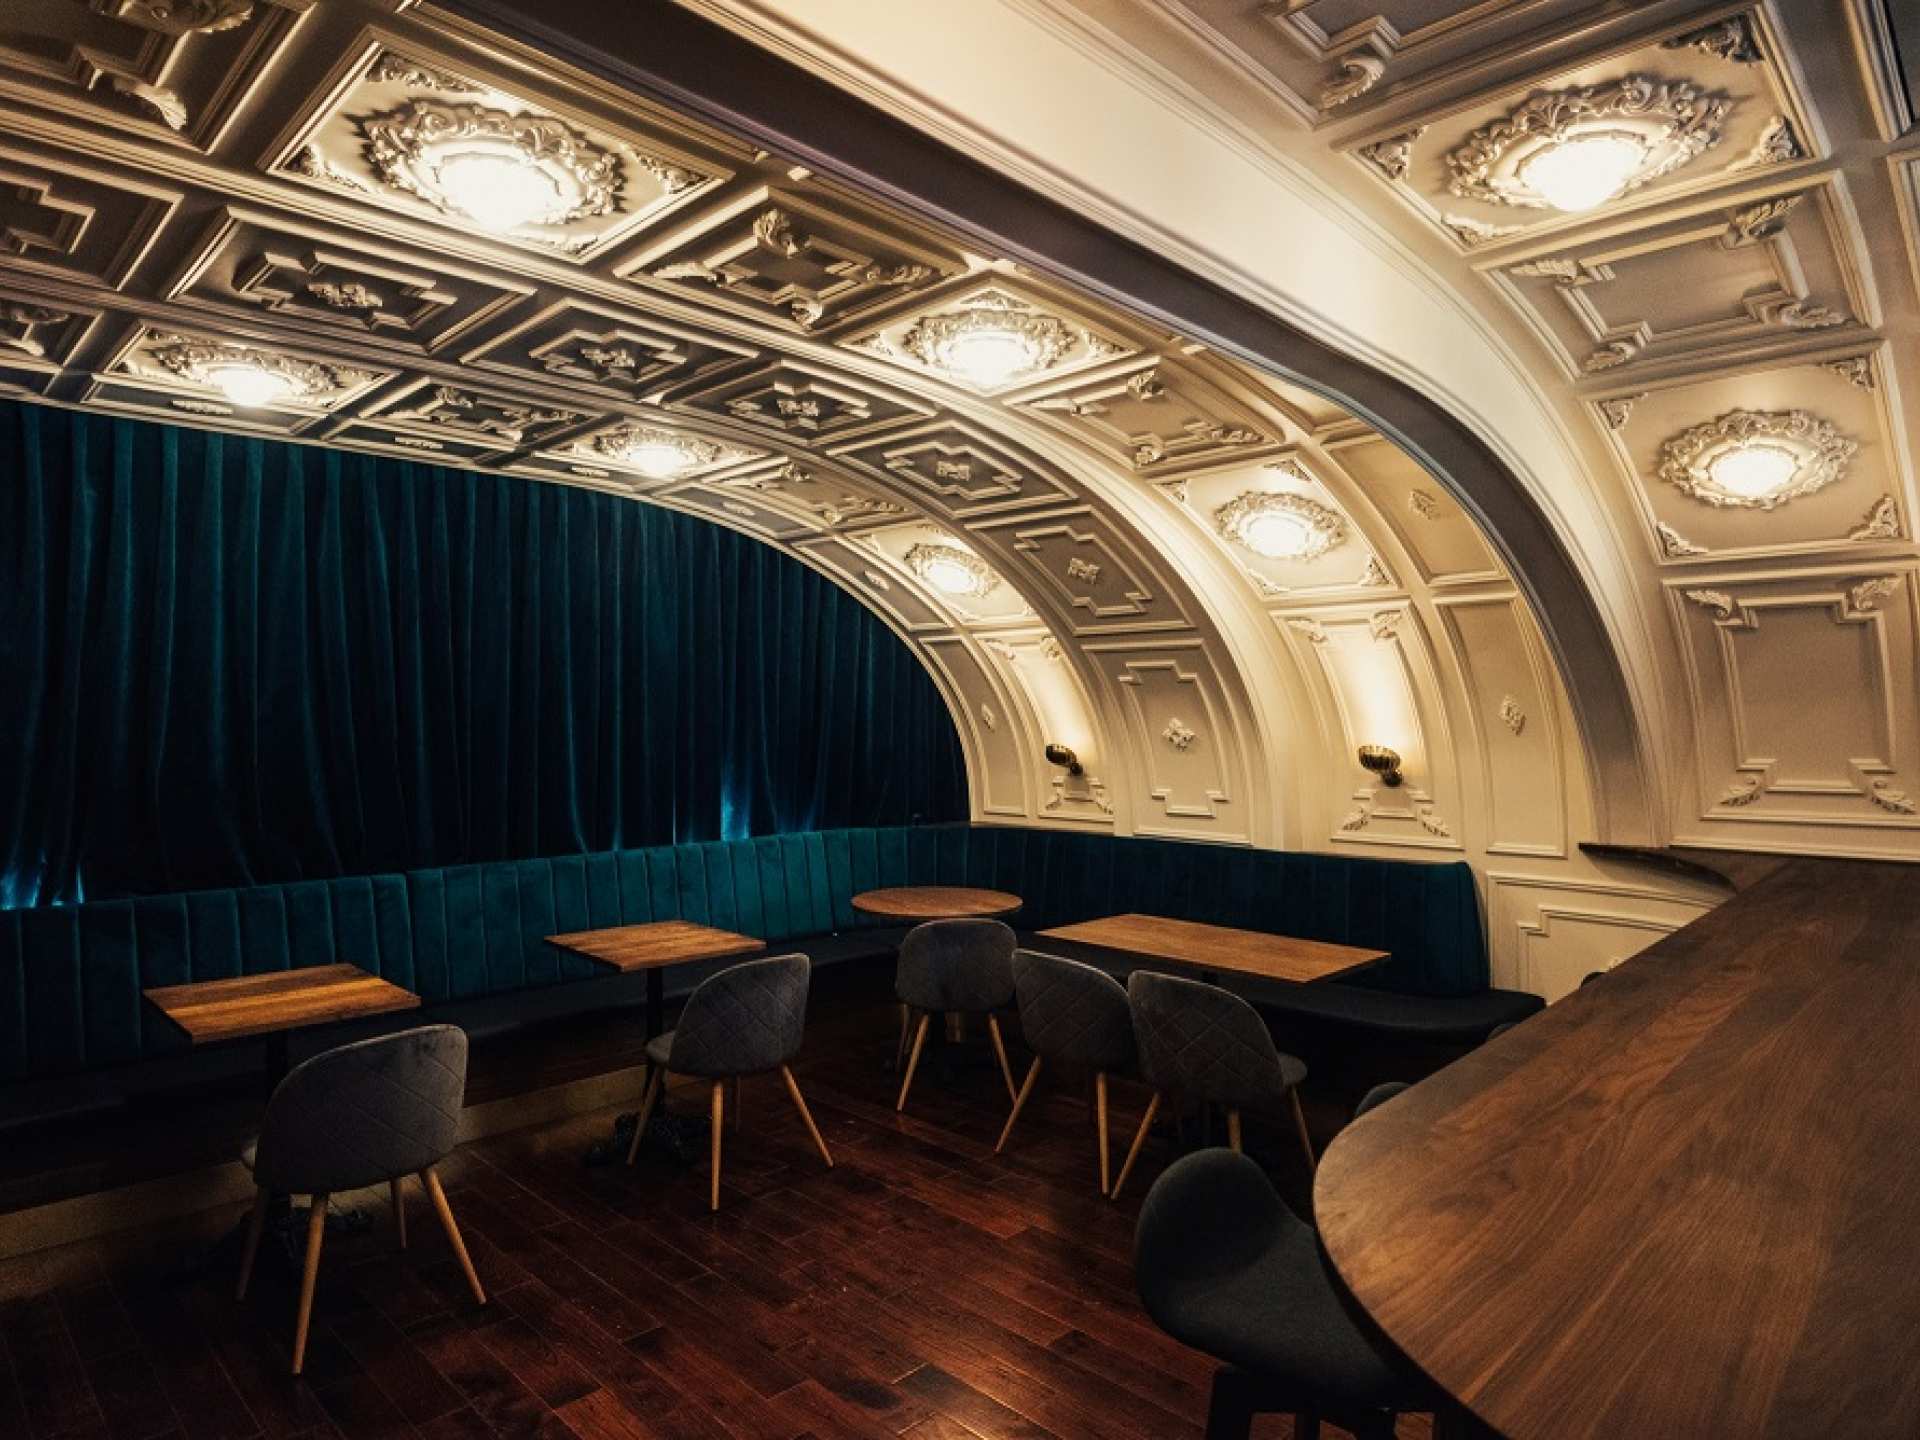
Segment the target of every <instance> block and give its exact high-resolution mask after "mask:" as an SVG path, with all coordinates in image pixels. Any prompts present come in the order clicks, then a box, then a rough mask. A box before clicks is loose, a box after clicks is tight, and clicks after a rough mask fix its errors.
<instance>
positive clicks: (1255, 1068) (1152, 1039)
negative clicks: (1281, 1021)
mask: <svg viewBox="0 0 1920 1440" xmlns="http://www.w3.org/2000/svg"><path fill="white" fill-rule="evenodd" d="M1127 998H1128V1000H1129V1001H1131V1002H1132V1006H1133V1035H1134V1040H1135V1042H1136V1043H1137V1044H1138V1045H1139V1047H1140V1070H1141V1073H1142V1074H1143V1075H1145V1077H1146V1079H1147V1083H1149V1084H1150V1085H1152V1086H1153V1087H1154V1088H1155V1089H1156V1090H1170V1091H1177V1092H1178V1093H1180V1094H1182V1095H1186V1096H1189V1097H1190V1098H1192V1099H1195V1100H1210V1101H1213V1102H1215V1103H1217V1104H1221V1105H1246V1106H1256V1105H1260V1104H1263V1103H1271V1102H1273V1101H1274V1100H1276V1099H1278V1098H1279V1097H1280V1096H1281V1095H1282V1094H1283V1093H1284V1091H1285V1089H1286V1086H1285V1083H1284V1081H1283V1080H1282V1078H1281V1068H1280V1051H1279V1049H1278V1047H1276V1046H1275V1045H1274V1043H1273V1036H1272V1035H1270V1034H1269V1033H1268V1032H1267V1023H1266V1021H1264V1020H1262V1019H1261V1018H1260V1016H1259V1013H1258V1012H1257V1011H1255V1009H1254V1008H1253V1007H1252V1006H1251V1005H1249V1004H1248V1003H1247V1002H1246V1001H1244V1000H1242V999H1241V998H1240V997H1239V996H1238V995H1235V994H1233V993H1232V992H1230V991H1227V990H1222V989H1221V988H1220V987H1219V986H1218V985H1207V984H1204V983H1202V982H1201V981H1198V980H1185V979H1181V978H1180V977H1179V976H1176V975H1159V974H1155V973H1154V972H1153V971H1151V970H1136V971H1134V972H1133V974H1132V975H1130V976H1128V977H1127Z"/></svg>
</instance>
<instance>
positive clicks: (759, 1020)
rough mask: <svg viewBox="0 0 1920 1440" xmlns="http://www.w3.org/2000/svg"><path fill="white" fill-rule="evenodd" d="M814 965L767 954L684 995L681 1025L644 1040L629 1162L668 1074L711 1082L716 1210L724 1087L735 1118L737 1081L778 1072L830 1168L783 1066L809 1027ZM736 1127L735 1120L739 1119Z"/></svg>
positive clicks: (724, 1112)
mask: <svg viewBox="0 0 1920 1440" xmlns="http://www.w3.org/2000/svg"><path fill="white" fill-rule="evenodd" d="M812 974H813V964H812V962H811V961H809V960H808V959H807V957H806V956H804V955H771V956H768V957H767V958H766V959H764V960H748V961H746V962H745V963H744V964H740V965H730V966H728V967H727V968H726V969H725V970H722V971H720V972H719V973H718V974H716V975H709V976H708V977H707V978H706V979H705V980H702V981H701V982H700V984H699V986H698V988H696V989H695V990H694V992H693V994H691V995H689V996H688V997H687V1003H686V1007H685V1008H684V1009H683V1010H681V1012H680V1023H679V1024H678V1025H676V1026H675V1027H674V1028H673V1029H671V1030H669V1031H667V1032H666V1034H664V1035H656V1036H654V1037H653V1039H651V1040H649V1041H648V1042H647V1088H646V1094H645V1097H644V1098H643V1099H642V1100H641V1102H640V1120H639V1123H638V1124H637V1125H635V1126H634V1130H633V1143H632V1144H631V1145H629V1146H628V1147H627V1163H628V1164H629V1165H631V1164H633V1160H634V1156H636V1155H638V1154H639V1153H640V1140H641V1137H642V1136H644V1135H645V1134H646V1133H647V1121H648V1120H650V1119H652V1118H653V1107H654V1106H655V1105H657V1104H659V1102H660V1095H661V1092H662V1091H663V1090H665V1089H666V1084H667V1074H668V1072H672V1073H673V1074H675V1075H695V1076H698V1077H699V1078H701V1079H703V1080H711V1081H712V1082H713V1096H712V1111H713V1141H712V1144H713V1179H712V1191H711V1201H710V1204H711V1208H712V1209H715V1210H718V1209H719V1208H720V1145H721V1135H722V1132H723V1131H724V1129H725V1122H726V1115H727V1090H726V1084H727V1081H729V1080H732V1081H733V1082H734V1084H735V1090H734V1114H735V1116H736V1117H737V1116H738V1115H739V1113H740V1104H739V1097H740V1092H739V1089H738V1086H739V1082H740V1079H741V1077H743V1076H746V1075H764V1074H766V1073H767V1072H768V1071H770V1070H778V1071H779V1072H780V1078H781V1079H782V1080H785V1081H786V1082H787V1093H788V1094H789V1095H791V1096H792V1097H793V1106H794V1109H796V1110H798V1111H799V1112H800V1119H801V1120H802V1121H803V1122H804V1123H805V1124H806V1127H807V1133H808V1134H809V1135H811V1136H812V1137H813V1143H814V1144H815V1145H817V1146H819V1147H820V1158H821V1159H823V1160H825V1161H826V1162H827V1168H828V1169H829V1170H831V1169H832V1168H833V1152H832V1151H831V1150H829V1149H827V1142H826V1140H825V1139H823V1138H822V1137H821V1134H820V1127H819V1126H817V1125H815V1124H814V1123H813V1112H812V1111H810V1110H808V1109H807V1102H806V1100H805V1099H804V1098H803V1097H802V1096H801V1094H800V1082H799V1081H797V1080H795V1079H794V1078H793V1070H792V1069H791V1068H790V1067H789V1064H788V1062H789V1061H791V1060H792V1059H793V1057H794V1056H796V1055H798V1054H799V1053H800V1044H801V1041H802V1040H803V1039H804V1038H805V1036H806V1029H807V988H808V985H809V983H810V981H811V979H812ZM736 1124H737V1121H736Z"/></svg>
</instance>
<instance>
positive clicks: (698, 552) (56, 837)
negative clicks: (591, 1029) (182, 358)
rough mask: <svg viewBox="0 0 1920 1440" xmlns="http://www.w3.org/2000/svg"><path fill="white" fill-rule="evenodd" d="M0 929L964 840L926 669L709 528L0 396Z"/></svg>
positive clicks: (801, 579)
mask: <svg viewBox="0 0 1920 1440" xmlns="http://www.w3.org/2000/svg"><path fill="white" fill-rule="evenodd" d="M0 491H3V492H4V493H3V494H0V671H3V673H0V825H4V827H5V830H4V833H3V834H0V906H15V907H19V906H34V905H49V904H66V903H73V902H76V901H78V900H81V899H90V900H91V899H101V898H108V897H113V896H122V895H130V894H150V893H156V892H164V891H178V890H188V889H199V888H204V887H212V886H228V885H247V884H258V883H265V882H272V881H283V880H291V879H298V878H309V877H330V876H338V875H350V874H365V873H379V872H384V871H397V870H407V869H414V868H418V867H422V866H432V865H444V864H451V863H456V862H462V861H479V860H499V859H508V858H514V857H523V856H537V855H558V854H566V853H574V852H581V851H594V850H609V849H617V848H623V847H629V846H638V845H648V844H655V843H663V842H667V841H687V840H703V839H731V838H738V837H741V836H747V835H758V834H768V833H776V832H782V831H792V830H812V829H818V828H826V827H839V826H849V825H890V824H900V823H908V822H914V821H935V820H950V819H964V818H965V816H966V813H967V801H966V780H965V775H964V766H963V762H962V758H961V751H960V745H959V741H958V738H957V736H956V735H955V732H954V728H953V722H952V719H951V717H950V715H949V714H948V712H947V709H946V707H945V705H944V703H943V702H942V700H941V698H940V696H939V694H938V692H937V691H936V689H935V687H934V685H933V683H932V681H931V680H930V679H929V677H928V675H927V673H926V671H925V669H924V668H923V667H922V666H921V665H920V663H919V662H918V660H916V659H915V658H914V656H913V654H912V653H911V652H910V651H909V650H908V649H907V648H906V647H905V646H904V645H903V644H902V643H901V642H900V641H899V639H898V638H897V637H896V636H895V635H894V634H893V633H892V632H891V631H890V630H888V628H887V627H886V626H885V624H883V623H882V622H881V621H880V620H879V619H878V618H877V617H876V616H875V615H874V614H873V613H872V612H870V611H869V610H867V609H866V608H865V607H864V606H862V605H861V604H860V603H859V602H858V601H856V600H855V599H853V598H852V597H851V596H849V595H848V594H847V593H846V592H844V591H843V590H841V589H839V588H838V587H836V586H835V585H833V584H831V583H829V582H828V581H827V580H825V579H824V578H822V577H821V576H819V575H818V574H816V573H814V572H813V571H811V570H809V569H807V568H806V567H805V566H804V565H802V564H800V563H799V562H798V561H796V560H793V559H791V558H789V557H787V556H785V555H782V554H780V553H778V552H776V551H774V550H771V549H769V548H768V547H766V546H764V545H761V544H759V543H758V542H756V541H754V540H751V539H748V538H747V537H745V536H742V535H739V534H737V533H735V532H733V531H730V530H727V529H725V528H724V527H721V526H718V525H714V524H711V523H708V522H706V521H703V520H699V519H695V518H692V517H689V516H686V515H681V514H677V513H673V512H669V511H665V510H661V509H658V508H656V507H653V506H648V505H641V504H636V503H634V502H633V501H630V500H626V499H622V498H620V497H616V496H611V495H605V494H600V493H596V492H592V491H587V490H581V489H572V488H568V487H565V486H559V485H552V484H544V483H540V482H535V481H529V480H524V479H513V478H508V477H503V476H497V475H483V474H475V473H470V472H464V471H459V470H452V469H445V468H441V467H437V466H431V465H425V464H420V463H415V462H411V461H405V460H400V459H391V458H385V457H381V456H374V455H361V454H350V453H345V452H342V451H338V450H328V449H321V448H318V447H315V446H308V445H300V444H294V443H290V442H285V441H277V440H266V439H254V438H242V437H235V436H230V435H220V434H215V433H212V432H208V431H201V430H192V429H185V428H180V427H176V426H165V425H156V424H150V423H147V422H143V421H136V420H123V419H116V418H112V417H107V416H101V415H92V414H82V413H78V412H69V411H62V410H56V409H52V408H47V407H42V406H36V405H31V404H25V403H18V402H0Z"/></svg>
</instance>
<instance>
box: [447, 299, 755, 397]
mask: <svg viewBox="0 0 1920 1440" xmlns="http://www.w3.org/2000/svg"><path fill="white" fill-rule="evenodd" d="M759 354H760V352H759V351H758V350H756V349H754V348H753V347H752V346H750V345H746V344H743V343H741V342H739V341H735V340H728V339H725V338H723V337H720V336H717V335H710V334H706V333H704V332H702V331H700V330H697V329H694V328H692V327H689V326H685V325H680V324H677V323H675V322H673V321H669V320H666V319H663V318H659V317H655V316H648V315H642V314H639V313H637V312H633V311H626V310H614V309H610V308H608V307H605V306H601V305H594V304H591V303H589V302H587V301H584V300H577V299H568V300H561V301H558V302H556V303H555V304H553V305H549V306H547V307H546V308H545V309H543V310H541V311H540V312H539V313H538V314H536V315H533V316H530V317H528V318H527V319H526V320H524V321H523V322H521V323H520V324H518V325H516V326H514V327H513V328H512V329H510V330H508V331H506V332H505V333H503V334H501V335H497V336H495V337H494V338H493V339H491V340H488V341H487V342H486V343H485V344H483V345H479V346H477V347H475V348H474V349H472V350H470V351H468V352H467V353H466V354H465V355H464V356H463V357H461V358H462V360H463V362H464V363H465V364H468V365H475V366H479V367H480V368H482V369H486V370H497V371H500V372H502V373H503V374H510V375H514V376H517V377H520V378H522V379H526V380H531V381H534V382H536V383H540V382H547V383H551V382H552V381H555V380H562V381H566V382H568V383H570V384H573V385H579V386H584V387H586V388H588V389H591V390H596V391H599V392H600V393H601V394H603V395H607V396H610V397H613V398H617V399H620V400H625V401H635V402H638V401H647V400H651V399H654V398H656V397H657V396H659V395H660V394H661V393H662V392H663V391H665V390H668V389H670V388H672V387H675V386H678V385H682V384H686V383H688V382H692V381H697V380H701V379H705V378H708V377H712V376H715V375H718V374H721V373H723V372H726V371H728V370H732V369H736V368H740V367H743V366H745V365H747V364H750V363H751V362H752V361H754V360H755V359H757V358H758V356H759Z"/></svg>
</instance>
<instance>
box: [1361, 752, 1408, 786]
mask: <svg viewBox="0 0 1920 1440" xmlns="http://www.w3.org/2000/svg"><path fill="white" fill-rule="evenodd" d="M1360 768H1361V769H1363V770H1371V771H1372V772H1373V773H1374V774H1375V775H1378V776H1379V777H1380V783H1381V784H1382V785H1385V786H1387V787H1388V788H1389V789H1391V788H1392V787H1393V786H1395V785H1398V784H1399V783H1400V782H1401V781H1402V780H1403V779H1405V778H1406V777H1404V776H1403V775H1401V773H1400V752H1399V751H1398V750H1393V749H1389V748H1388V747H1387V746H1385V745H1362V746H1361V747H1360Z"/></svg>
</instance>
